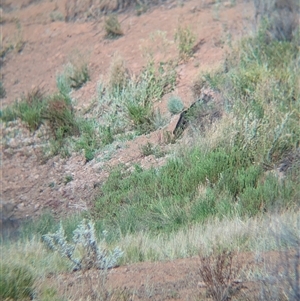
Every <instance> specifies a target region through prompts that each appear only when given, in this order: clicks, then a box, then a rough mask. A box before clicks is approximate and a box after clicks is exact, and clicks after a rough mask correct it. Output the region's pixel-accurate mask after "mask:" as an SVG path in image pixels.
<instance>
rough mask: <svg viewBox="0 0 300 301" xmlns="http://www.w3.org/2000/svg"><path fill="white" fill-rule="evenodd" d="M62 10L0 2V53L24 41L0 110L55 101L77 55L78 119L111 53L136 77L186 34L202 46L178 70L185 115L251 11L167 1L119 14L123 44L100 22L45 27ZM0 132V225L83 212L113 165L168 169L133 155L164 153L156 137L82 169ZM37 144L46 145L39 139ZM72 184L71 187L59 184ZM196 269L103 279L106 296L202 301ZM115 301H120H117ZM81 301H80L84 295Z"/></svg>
mask: <svg viewBox="0 0 300 301" xmlns="http://www.w3.org/2000/svg"><path fill="white" fill-rule="evenodd" d="M65 2H66V0H60V1H59V0H57V1H50V0H49V1H48V0H44V1H30V0H2V14H1V15H2V16H1V18H2V19H1V35H2V47H6V46H8V45H11V44H13V45H15V44H16V43H17V42H18V30H17V25H16V24H17V23H18V24H20V28H21V31H22V41H24V47H23V49H22V51H20V53H18V52H16V51H15V50H11V51H10V52H8V53H7V54H6V55H5V57H4V59H3V61H2V66H1V75H2V78H3V85H4V87H5V89H6V92H7V95H6V97H5V98H4V99H2V100H1V107H2V108H4V107H6V106H8V105H10V104H12V103H13V102H14V101H15V100H16V99H18V98H19V97H20V96H21V95H22V94H24V93H27V92H29V91H30V90H32V88H34V87H39V88H41V89H43V91H44V92H45V93H48V92H53V91H55V89H56V86H55V85H56V84H55V78H56V74H57V73H58V72H60V71H62V69H63V65H64V64H66V63H67V62H68V60H69V57H70V55H71V54H72V53H73V52H74V51H75V50H79V51H80V52H81V53H83V54H85V55H86V57H88V60H89V68H90V70H91V81H90V82H88V83H87V84H86V85H85V86H84V87H82V88H81V89H80V90H78V91H76V92H74V93H73V94H72V97H74V98H75V99H76V103H77V104H76V110H78V111H80V110H84V109H86V108H87V107H88V106H89V105H90V104H91V103H92V101H93V99H94V98H95V96H96V86H97V81H98V80H99V79H100V78H104V79H107V78H106V75H107V73H108V71H109V66H110V63H111V61H112V58H113V56H114V54H115V53H116V52H117V53H119V54H120V55H121V56H122V57H123V59H124V60H125V62H126V65H127V67H128V68H129V70H130V72H131V73H132V74H137V73H138V72H139V71H140V70H141V69H142V67H143V66H144V65H145V64H146V58H145V54H146V51H147V49H150V48H152V50H153V52H154V58H155V60H156V61H161V60H167V59H170V58H173V59H174V58H176V57H177V50H176V47H175V44H174V34H175V31H176V29H177V27H178V25H179V24H187V25H190V26H191V29H192V30H193V32H195V34H196V43H199V47H198V48H197V49H196V52H195V53H194V56H193V57H192V58H191V59H189V60H188V61H187V62H182V63H181V64H180V65H179V67H178V83H177V87H176V91H175V92H176V94H178V95H179V96H181V98H182V99H183V101H184V103H185V105H186V106H189V105H190V104H191V103H192V102H193V95H192V92H191V86H192V84H193V81H194V80H195V78H196V77H197V75H198V74H199V73H200V71H209V70H213V69H215V68H217V67H218V66H220V64H221V63H222V62H223V60H224V55H225V53H226V49H227V46H226V42H227V41H228V37H229V35H231V37H232V39H233V40H237V39H239V38H240V37H242V35H243V34H245V33H246V32H249V29H251V26H252V21H251V20H252V18H253V8H252V3H251V1H249V2H248V1H237V4H236V5H234V6H231V5H230V1H228V2H222V3H221V5H220V8H219V12H217V11H216V8H215V6H214V4H213V1H207V0H203V1H199V0H191V1H185V2H184V5H183V6H181V5H179V1H178V2H176V1H170V2H166V3H165V4H164V5H160V6H158V7H154V8H151V9H150V10H149V11H147V12H146V13H144V14H142V15H141V16H136V14H135V12H134V10H133V11H128V12H126V13H122V14H120V15H119V20H121V24H122V29H123V31H124V36H122V37H121V38H119V39H117V40H107V39H105V37H104V36H105V33H104V30H103V25H104V18H100V20H98V21H89V22H75V23H67V22H64V21H53V22H52V21H51V13H53V12H57V11H58V12H60V13H61V14H62V15H63V16H64V15H65ZM157 31H164V32H166V37H167V39H168V40H169V41H170V45H169V46H168V47H167V50H166V49H165V48H164V46H163V43H162V42H161V41H158V42H153V41H151V39H150V35H151V34H153V33H154V32H157ZM166 100H167V96H166V97H164V98H163V99H162V100H161V101H160V102H159V103H158V104H157V106H159V107H160V109H161V111H162V113H165V112H166V111H167V109H166ZM174 122H176V120H175V119H172V120H171V122H170V128H172V126H174ZM1 132H2V143H1V162H2V164H1V203H0V205H1V209H2V220H1V222H3V221H4V220H5V219H6V220H8V219H9V220H15V219H19V218H24V217H32V216H36V215H39V214H40V213H41V212H42V211H43V210H45V209H49V210H51V211H52V212H53V213H55V214H57V215H59V216H61V215H65V214H70V213H71V212H75V211H82V210H85V209H87V208H88V207H89V206H90V205H91V201H92V199H93V196H94V195H95V193H96V192H97V187H99V185H101V183H102V182H103V181H104V180H105V178H106V177H107V175H108V173H109V167H111V166H114V165H116V164H118V163H125V164H127V165H128V166H131V165H132V164H133V163H140V164H141V165H142V166H144V167H149V166H152V165H154V166H157V165H161V164H163V163H164V160H165V158H159V159H157V158H155V157H154V156H148V157H143V156H142V155H141V151H140V146H141V145H144V144H146V143H147V141H150V142H152V143H153V144H163V143H162V132H161V131H157V132H154V133H151V134H150V135H147V136H141V137H138V138H136V139H135V140H134V141H130V142H128V143H127V146H126V147H124V146H123V145H122V146H120V148H118V147H117V148H116V150H115V151H114V152H113V153H112V154H111V155H110V159H109V160H106V161H104V160H102V161H101V160H100V159H101V156H102V157H105V156H107V155H108V154H101V155H100V157H99V158H97V159H98V160H92V161H91V162H88V163H86V162H85V159H84V156H83V155H82V154H73V155H72V156H71V157H70V158H67V159H62V158H60V157H54V158H51V159H50V160H48V161H47V162H43V161H42V160H41V149H42V139H41V138H40V137H39V136H38V134H36V133H31V132H29V131H28V130H27V129H26V128H25V127H24V126H23V125H22V124H21V123H20V122H19V121H18V122H14V123H11V124H10V126H9V127H6V126H5V125H4V124H1ZM39 134H40V135H43V129H41V130H40V132H39ZM103 162H104V163H103ZM69 175H71V176H72V178H73V180H72V181H71V182H69V183H66V182H67V181H66V177H67V176H69ZM1 227H2V223H1ZM247 260H250V259H249V258H248V259H247ZM247 260H246V262H247ZM197 265H198V259H196V258H192V259H182V260H178V261H174V262H166V263H143V264H135V265H131V266H125V267H123V266H122V267H119V268H117V269H114V270H112V271H110V272H109V276H108V286H109V287H112V288H117V287H119V288H121V292H122V290H124V289H125V288H128V289H130V291H132V290H131V289H134V291H135V292H136V293H135V294H136V295H135V297H134V298H133V299H132V300H148V299H149V300H150V299H151V300H196V299H197V298H199V294H200V295H201V294H202V295H201V296H202V297H200V298H205V295H203V294H204V291H205V287H204V284H203V282H202V281H201V280H199V279H200V278H199V275H198V274H197V273H198V272H197ZM90 273H93V272H90ZM97 275H98V274H97ZM91 277H92V276H90V275H88V276H84V275H81V274H79V273H77V274H76V273H74V274H72V275H61V278H62V279H58V280H59V281H60V280H63V281H64V282H63V283H68V287H69V288H70V291H72V287H73V288H74V287H78V286H80V285H82V286H84V287H86V285H85V284H84V283H85V281H89V283H90V285H91V286H92V287H93V285H94V284H93V281H94V280H89V279H90V278H91ZM92 278H93V277H92ZM56 280H57V279H56ZM49 281H50V282H51V281H52V279H50V280H49ZM53 281H54V280H53ZM91 281H92V282H91ZM61 282H62V281H60V283H61ZM71 294H72V293H71ZM120 294H121V293H120ZM120 296H121V295H120ZM117 299H119V300H122V299H121V297H120V298H117ZM117 299H116V300H117ZM78 300H87V299H85V298H84V297H83V295H81V296H78ZM123 300H125V299H123ZM198 300H199V299H198ZM200 300H201V299H200Z"/></svg>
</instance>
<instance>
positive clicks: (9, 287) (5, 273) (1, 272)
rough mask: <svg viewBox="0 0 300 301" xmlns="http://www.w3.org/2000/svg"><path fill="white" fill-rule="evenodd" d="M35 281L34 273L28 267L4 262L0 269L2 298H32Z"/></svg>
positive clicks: (0, 296)
mask: <svg viewBox="0 0 300 301" xmlns="http://www.w3.org/2000/svg"><path fill="white" fill-rule="evenodd" d="M34 281H35V278H34V274H33V273H32V272H31V271H30V269H29V268H28V267H26V266H22V265H18V264H9V263H4V262H2V263H1V269H0V299H1V300H32V298H33V295H34Z"/></svg>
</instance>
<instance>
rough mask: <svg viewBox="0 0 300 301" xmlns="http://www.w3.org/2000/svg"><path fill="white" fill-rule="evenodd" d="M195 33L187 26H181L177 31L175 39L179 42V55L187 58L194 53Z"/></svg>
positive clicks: (181, 57)
mask: <svg viewBox="0 0 300 301" xmlns="http://www.w3.org/2000/svg"><path fill="white" fill-rule="evenodd" d="M195 40H196V38H195V35H194V34H193V33H192V31H191V29H190V28H189V27H187V26H184V27H183V26H179V27H178V28H177V31H176V33H175V41H176V42H177V44H178V50H179V57H180V59H182V60H186V59H188V58H189V57H191V56H192V55H193V47H194V43H195Z"/></svg>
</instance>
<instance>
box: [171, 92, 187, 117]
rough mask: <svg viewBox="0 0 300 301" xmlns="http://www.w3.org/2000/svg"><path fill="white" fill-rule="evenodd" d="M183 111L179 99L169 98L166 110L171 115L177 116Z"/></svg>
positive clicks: (175, 97)
mask: <svg viewBox="0 0 300 301" xmlns="http://www.w3.org/2000/svg"><path fill="white" fill-rule="evenodd" d="M183 109H184V105H183V102H182V100H181V99H180V97H177V96H171V97H170V98H169V100H168V110H169V112H170V113H172V114H179V113H180V112H182V111H183Z"/></svg>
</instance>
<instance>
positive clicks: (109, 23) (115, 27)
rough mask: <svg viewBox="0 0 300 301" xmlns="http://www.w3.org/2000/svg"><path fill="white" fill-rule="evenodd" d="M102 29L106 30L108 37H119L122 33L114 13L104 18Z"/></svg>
mask: <svg viewBox="0 0 300 301" xmlns="http://www.w3.org/2000/svg"><path fill="white" fill-rule="evenodd" d="M104 29H105V31H106V37H107V38H110V39H113V38H117V37H120V36H122V35H123V34H124V33H123V31H122V29H121V24H120V22H119V20H118V17H117V16H116V15H110V16H109V17H108V18H106V20H105V25H104Z"/></svg>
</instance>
